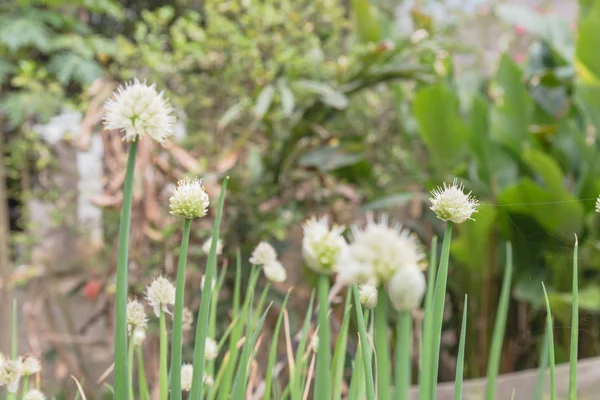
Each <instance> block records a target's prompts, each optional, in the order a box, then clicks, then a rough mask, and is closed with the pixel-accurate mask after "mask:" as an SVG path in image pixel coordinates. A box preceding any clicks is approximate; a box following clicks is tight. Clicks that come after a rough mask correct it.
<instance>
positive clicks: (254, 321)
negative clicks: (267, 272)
mask: <svg viewBox="0 0 600 400" xmlns="http://www.w3.org/2000/svg"><path fill="white" fill-rule="evenodd" d="M270 288H271V281H267V283H266V285H265V286H264V288H263V291H262V293H261V294H260V297H259V299H258V303H256V313H255V314H254V318H252V326H253V327H254V326H256V324H257V323H258V320H259V318H260V313H261V311H262V309H263V307H264V305H265V301H266V300H267V295H268V294H269V289H270Z"/></svg>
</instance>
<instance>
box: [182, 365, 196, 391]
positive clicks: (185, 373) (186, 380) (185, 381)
mask: <svg viewBox="0 0 600 400" xmlns="http://www.w3.org/2000/svg"><path fill="white" fill-rule="evenodd" d="M193 377H194V366H193V365H191V364H183V367H181V390H183V391H184V392H189V391H190V390H191V389H192V378H193Z"/></svg>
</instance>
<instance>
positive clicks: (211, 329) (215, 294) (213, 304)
mask: <svg viewBox="0 0 600 400" xmlns="http://www.w3.org/2000/svg"><path fill="white" fill-rule="evenodd" d="M226 274H227V264H226V263H225V264H224V265H223V267H222V268H221V272H220V273H219V279H217V283H216V285H215V287H214V288H213V289H212V299H211V301H210V316H209V318H208V319H209V322H208V336H210V337H211V338H213V339H214V338H215V333H216V329H217V307H218V306H219V293H220V292H221V288H222V287H223V283H224V282H225V275H226ZM222 340H223V338H221V339H219V343H220V342H221V341H222ZM220 351H221V346H219V352H220ZM216 361H217V360H216V359H212V360H209V361H208V362H207V365H206V375H208V376H214V373H215V363H216ZM213 390H214V385H213V386H212V387H209V388H208V391H209V393H210V392H212V391H213ZM207 397H208V398H210V396H207Z"/></svg>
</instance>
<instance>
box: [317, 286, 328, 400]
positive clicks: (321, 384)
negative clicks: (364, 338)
mask: <svg viewBox="0 0 600 400" xmlns="http://www.w3.org/2000/svg"><path fill="white" fill-rule="evenodd" d="M317 290H318V297H319V348H318V351H317V369H316V379H315V392H314V393H315V399H316V400H319V399H323V400H331V354H330V348H331V332H330V327H329V316H328V314H329V276H328V275H324V274H321V275H319V282H318V289H317Z"/></svg>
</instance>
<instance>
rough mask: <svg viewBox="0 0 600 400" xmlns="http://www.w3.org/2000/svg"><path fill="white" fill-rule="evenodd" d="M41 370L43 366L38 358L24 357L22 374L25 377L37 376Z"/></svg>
mask: <svg viewBox="0 0 600 400" xmlns="http://www.w3.org/2000/svg"><path fill="white" fill-rule="evenodd" d="M41 370H42V364H41V363H40V361H39V360H38V359H37V358H35V357H33V356H30V355H27V356H25V357H23V362H22V364H21V372H22V374H23V376H29V375H33V374H37V373H39V372H40V371H41Z"/></svg>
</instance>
